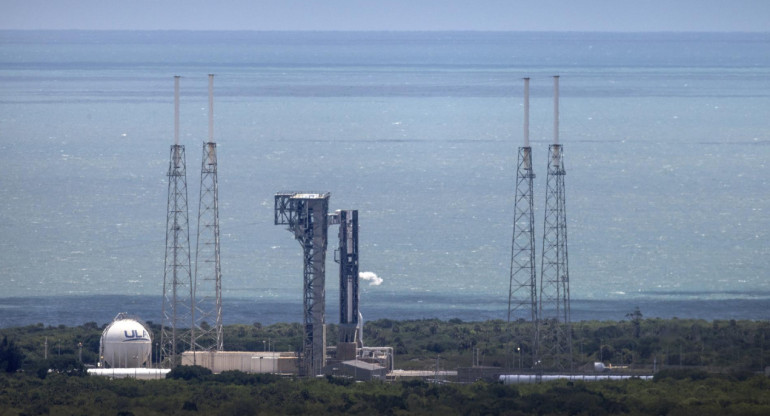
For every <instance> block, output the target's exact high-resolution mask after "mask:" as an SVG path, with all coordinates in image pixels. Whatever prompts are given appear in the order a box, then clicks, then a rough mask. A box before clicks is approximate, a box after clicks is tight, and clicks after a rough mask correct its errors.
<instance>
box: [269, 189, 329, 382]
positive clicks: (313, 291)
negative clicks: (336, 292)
mask: <svg viewBox="0 0 770 416" xmlns="http://www.w3.org/2000/svg"><path fill="white" fill-rule="evenodd" d="M328 212H329V194H328V193H323V194H322V193H299V192H282V193H277V194H276V195H275V225H288V229H289V231H291V232H292V233H293V234H294V238H295V239H296V240H297V241H299V243H300V245H301V246H302V250H303V259H304V265H303V277H304V282H303V288H304V290H303V306H304V321H303V323H304V326H305V333H304V338H303V342H302V357H301V361H300V366H299V367H300V375H304V376H316V375H319V374H321V370H322V369H323V366H324V364H325V357H326V351H325V347H326V340H325V338H326V331H325V326H324V324H325V316H324V314H325V296H326V292H325V281H326V266H325V263H326V245H327V227H328Z"/></svg>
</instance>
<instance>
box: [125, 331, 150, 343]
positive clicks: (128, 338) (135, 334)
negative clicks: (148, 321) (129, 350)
mask: <svg viewBox="0 0 770 416" xmlns="http://www.w3.org/2000/svg"><path fill="white" fill-rule="evenodd" d="M123 335H125V336H126V341H135V340H140V339H147V331H142V335H139V332H137V330H136V329H132V330H131V333H130V334H129V333H128V331H123Z"/></svg>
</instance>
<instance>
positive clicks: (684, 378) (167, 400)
mask: <svg viewBox="0 0 770 416" xmlns="http://www.w3.org/2000/svg"><path fill="white" fill-rule="evenodd" d="M150 327H151V328H152V330H153V332H154V333H155V336H156V338H154V339H157V331H158V330H159V327H158V326H157V325H155V324H150ZM102 329H103V327H98V326H97V325H96V324H93V323H89V324H85V325H81V326H78V327H63V326H61V327H45V326H43V325H32V326H26V327H18V328H7V329H3V330H2V331H0V337H2V342H1V343H0V415H6V414H8V415H12V414H13V415H16V414H25V415H36V414H83V415H90V414H117V415H124V416H125V415H156V414H157V415H176V414H192V413H199V414H214V415H216V414H222V415H233V414H244V415H249V414H268V415H270V414H275V415H278V414H393V415H397V414H409V413H414V414H440V415H454V414H462V415H473V414H485V415H487V414H489V415H495V414H507V415H526V414H539V415H557V414H559V415H561V414H590V415H603V414H656V415H689V414H697V415H699V416H705V415H730V414H740V415H766V414H770V379H768V378H767V377H765V376H764V374H763V373H762V370H763V368H764V366H765V364H767V363H769V362H770V357H768V354H767V352H766V351H765V350H766V348H765V345H767V337H768V334H769V333H770V325H769V324H768V323H767V322H764V321H762V322H754V321H711V322H707V321H700V320H679V319H670V320H660V319H651V320H645V319H642V317H641V314H640V313H639V314H630V315H629V320H628V321H622V322H578V323H575V324H574V325H573V355H574V357H573V358H574V360H575V362H576V363H579V364H580V365H588V366H590V365H591V363H593V361H599V360H603V361H604V362H605V363H607V364H609V363H613V364H614V365H620V364H625V365H627V366H629V367H630V369H631V370H637V371H639V369H642V370H643V371H651V369H652V367H651V366H652V365H653V364H656V365H657V369H658V371H657V372H656V374H655V377H654V381H642V380H639V379H630V380H625V381H598V382H567V381H555V382H549V383H543V384H533V385H518V386H505V385H501V384H497V383H486V382H476V383H473V384H434V383H428V382H425V381H420V380H406V381H398V382H395V383H381V382H366V383H355V382H353V381H351V380H347V379H339V378H331V377H326V378H320V379H298V378H282V377H279V376H274V375H269V374H245V373H241V372H225V373H222V374H210V372H209V371H208V370H206V369H203V368H200V367H179V368H177V369H175V370H174V371H173V372H172V373H171V375H170V378H171V379H168V380H153V381H141V380H132V379H125V380H109V379H106V378H100V377H87V376H86V372H85V368H84V366H83V363H86V364H93V363H95V362H96V361H97V358H98V348H99V338H100V336H101V331H102ZM531 329H532V328H531V326H530V325H529V324H528V323H526V322H517V323H512V324H510V325H509V324H508V323H506V322H503V321H487V322H462V321H460V320H456V319H455V320H450V321H439V320H414V321H391V320H379V321H373V322H369V323H368V324H367V325H366V329H365V340H364V341H365V342H366V343H367V344H368V345H377V346H384V345H390V346H393V347H395V349H396V353H397V355H396V367H398V368H422V369H433V368H434V366H435V363H436V357H437V356H438V357H440V365H441V367H442V369H452V368H454V367H457V366H470V365H471V364H472V361H473V358H472V357H474V353H473V351H474V350H475V351H477V353H476V354H475V356H476V357H478V358H477V361H478V363H479V364H481V365H501V366H511V367H516V368H518V367H519V362H521V366H522V367H524V369H525V370H526V369H527V368H528V367H529V365H530V364H531V361H528V360H531V358H528V357H529V356H530V354H529V348H530V345H531V344H530V340H529V338H530V334H531V332H530V331H531ZM301 337H302V332H301V327H300V325H299V324H276V325H270V326H262V325H260V324H258V323H255V324H252V325H230V326H227V327H226V328H225V346H226V347H227V349H229V350H257V351H258V350H262V349H263V348H264V349H267V348H270V349H273V350H284V351H287V350H288V351H292V350H297V349H299V346H300V345H301ZM335 337H336V327H335V326H334V325H331V326H330V328H329V333H328V339H329V340H334V339H335ZM46 340H47V341H46ZM46 344H47V346H48V351H47V353H46V352H45V345H46ZM81 347H82V348H81ZM516 348H519V349H518V350H517V349H516ZM154 350H155V348H154ZM153 353H155V351H154V352H153ZM46 354H47V359H46V358H45V356H46ZM80 355H82V362H81V361H80Z"/></svg>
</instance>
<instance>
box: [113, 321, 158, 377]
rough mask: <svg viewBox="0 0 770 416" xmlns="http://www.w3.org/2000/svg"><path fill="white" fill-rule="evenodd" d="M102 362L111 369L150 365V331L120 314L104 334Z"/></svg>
mask: <svg viewBox="0 0 770 416" xmlns="http://www.w3.org/2000/svg"><path fill="white" fill-rule="evenodd" d="M100 350H101V361H102V362H103V363H104V364H103V365H104V366H106V367H111V368H137V367H144V366H147V364H149V363H150V355H151V354H152V339H151V336H150V331H148V330H147V328H146V327H145V326H144V325H142V323H140V322H139V321H138V320H136V319H131V318H127V317H125V316H124V314H119V315H118V316H117V317H116V318H115V320H114V321H112V323H111V324H109V325H107V328H105V329H104V332H102V340H101V346H100Z"/></svg>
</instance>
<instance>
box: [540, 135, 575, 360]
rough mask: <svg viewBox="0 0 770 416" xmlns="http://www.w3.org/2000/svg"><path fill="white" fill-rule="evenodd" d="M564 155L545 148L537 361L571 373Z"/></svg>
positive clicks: (558, 149) (559, 150)
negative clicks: (539, 349)
mask: <svg viewBox="0 0 770 416" xmlns="http://www.w3.org/2000/svg"><path fill="white" fill-rule="evenodd" d="M563 156H564V153H563V148H562V146H561V145H560V144H552V145H550V146H549V147H548V179H547V180H546V194H545V220H544V223H543V228H544V229H543V254H542V263H541V280H540V311H539V315H540V319H539V322H540V324H541V325H540V335H541V341H540V346H541V347H542V351H541V353H540V360H541V362H542V365H543V367H544V368H553V369H557V370H567V369H568V370H572V324H571V321H570V297H569V262H568V256H567V211H566V203H565V187H564V176H565V174H566V172H565V169H564V159H563Z"/></svg>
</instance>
